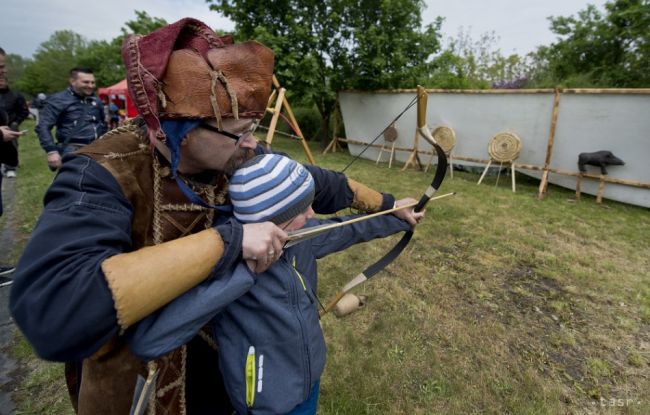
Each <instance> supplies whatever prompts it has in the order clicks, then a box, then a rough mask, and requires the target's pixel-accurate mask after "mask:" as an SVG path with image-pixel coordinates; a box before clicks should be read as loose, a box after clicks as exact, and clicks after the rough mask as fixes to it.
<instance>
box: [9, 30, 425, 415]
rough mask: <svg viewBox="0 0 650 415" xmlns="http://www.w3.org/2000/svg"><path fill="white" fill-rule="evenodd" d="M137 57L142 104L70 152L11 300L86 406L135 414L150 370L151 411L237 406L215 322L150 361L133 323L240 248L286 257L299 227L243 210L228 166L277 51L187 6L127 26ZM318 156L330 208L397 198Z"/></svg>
mask: <svg viewBox="0 0 650 415" xmlns="http://www.w3.org/2000/svg"><path fill="white" fill-rule="evenodd" d="M122 57H123V59H124V61H125V66H126V70H127V82H128V85H129V94H130V96H131V98H133V100H134V102H135V104H136V106H137V107H138V110H139V112H140V114H141V116H140V117H138V118H136V119H135V120H133V121H132V122H130V123H128V124H127V125H124V126H122V127H119V128H116V129H114V130H112V131H110V132H108V133H107V134H105V135H104V136H103V137H102V139H100V140H96V141H94V142H93V143H91V144H89V145H87V146H85V147H84V148H82V149H80V150H79V151H76V152H74V153H73V154H69V155H66V156H65V158H64V160H65V162H64V163H63V164H62V166H61V170H60V171H59V173H58V174H57V176H56V178H55V179H54V182H53V183H52V185H51V186H50V189H49V190H48V192H47V194H46V195H45V200H44V201H45V208H44V210H43V214H42V215H41V218H40V219H39V221H38V224H37V225H36V228H35V229H34V231H33V233H32V236H31V239H30V241H29V243H28V244H27V246H26V248H25V250H24V251H23V255H22V257H21V259H20V261H19V263H18V266H17V267H16V273H15V277H14V284H13V287H12V292H11V299H10V307H11V310H12V314H13V316H14V319H15V321H16V324H17V325H18V326H19V327H20V328H21V330H22V331H23V333H25V336H26V337H27V339H28V340H29V341H30V343H31V344H32V345H33V346H34V350H35V351H36V352H37V353H38V354H39V355H40V356H41V357H43V358H46V359H50V360H58V361H64V362H66V375H68V376H67V380H68V387H69V390H70V393H71V398H72V402H73V404H74V405H75V406H76V408H77V409H78V413H79V414H92V415H117V414H126V413H130V409H131V403H132V402H131V401H132V398H133V396H134V393H135V392H136V391H137V390H138V389H139V388H140V386H141V385H140V384H139V382H138V380H139V379H141V378H147V377H148V374H149V373H151V374H153V373H157V374H158V375H157V377H156V376H153V377H156V380H155V381H152V382H151V387H152V388H153V389H154V392H153V393H152V395H151V396H150V398H151V399H150V400H147V401H146V402H144V403H145V404H146V403H148V404H149V405H150V407H151V410H152V412H156V413H161V414H162V413H165V414H168V415H180V414H187V415H195V414H206V413H209V414H221V413H224V414H226V413H227V414H230V413H232V409H231V406H230V402H229V400H228V397H227V396H226V395H225V392H224V390H223V384H222V381H221V377H220V376H219V375H218V373H219V372H218V353H217V351H216V349H215V348H214V341H212V339H211V337H210V336H209V335H206V334H205V333H204V332H203V331H202V332H200V333H199V334H198V335H196V336H194V337H193V338H192V339H191V340H190V341H189V342H188V343H187V344H184V345H182V346H181V347H179V348H177V349H175V350H174V351H172V352H171V353H170V354H169V355H166V356H164V357H162V358H160V359H156V360H154V361H151V362H146V361H143V360H141V359H138V358H137V357H136V356H135V355H133V353H132V352H131V350H130V349H129V347H128V345H127V344H126V339H125V335H126V333H127V332H130V331H131V330H132V326H133V325H134V324H136V323H137V322H138V321H140V320H142V319H143V318H145V317H147V316H148V315H151V314H152V313H153V312H155V311H156V310H158V309H160V308H163V307H165V306H166V305H167V304H168V303H169V302H170V301H172V300H173V299H174V298H176V297H178V296H180V295H181V294H183V293H184V292H186V291H187V290H189V289H191V288H192V287H194V286H196V285H198V284H200V283H201V282H202V281H204V280H206V279H212V278H216V279H222V278H224V277H225V276H227V275H228V274H229V273H230V270H231V268H232V265H233V264H235V263H236V262H237V261H240V260H241V259H247V260H249V261H251V263H252V268H253V270H254V272H263V271H264V270H266V269H267V268H268V267H269V266H270V265H271V264H272V263H273V262H275V261H277V259H278V256H279V253H280V252H281V251H282V246H283V244H284V242H285V241H286V238H287V234H286V232H284V231H283V230H282V229H280V228H279V227H277V226H276V225H275V224H273V223H271V222H264V223H251V224H244V225H242V224H239V223H238V222H237V221H236V220H234V219H233V218H232V215H231V214H230V213H229V205H230V203H229V199H228V188H227V184H228V172H232V171H233V170H234V169H235V168H236V167H238V166H239V165H241V164H242V162H243V161H245V160H247V159H249V158H250V157H252V153H253V152H254V150H255V148H256V146H257V142H256V140H255V137H254V136H253V135H252V130H253V129H254V126H255V125H256V121H257V120H259V119H261V118H262V117H263V115H264V113H265V111H266V106H267V103H268V97H269V95H270V93H271V85H272V76H273V63H274V56H273V52H272V51H271V50H270V49H268V48H267V47H265V46H263V45H261V44H259V43H257V42H245V43H238V44H236V43H234V42H233V39H232V37H230V36H223V37H219V36H218V35H217V34H216V33H215V32H214V31H213V30H212V29H211V28H210V27H208V26H207V25H205V24H204V23H202V22H200V21H197V20H195V19H189V18H187V19H182V20H180V21H178V22H176V23H174V24H171V25H169V26H165V27H163V28H161V29H159V30H157V31H155V32H153V33H151V34H149V35H147V36H136V35H131V36H129V37H127V38H126V39H125V42H124V45H123V47H122ZM49 101H50V100H49V99H48V103H49ZM46 108H47V107H46ZM44 116H45V115H44ZM311 169H313V170H311ZM311 169H310V172H311V174H312V176H314V181H315V187H316V194H315V197H314V209H315V210H316V211H318V212H319V213H332V212H336V211H338V210H340V209H343V208H346V207H350V206H351V207H354V208H357V209H361V210H367V211H377V210H380V209H384V208H387V207H392V206H393V205H394V203H395V199H394V198H393V197H392V196H390V195H383V194H381V193H379V192H376V191H374V190H372V189H369V188H368V187H366V186H364V185H362V184H360V183H358V182H355V181H354V180H351V179H348V178H346V177H345V176H344V175H343V174H340V173H336V172H331V171H326V170H322V169H318V168H317V167H311ZM410 219H411V220H412V222H413V223H415V222H416V221H415V218H410ZM407 220H408V219H407ZM271 254H273V255H271ZM79 375H80V376H79ZM153 377H152V379H153ZM138 395H139V394H138ZM138 413H140V412H138Z"/></svg>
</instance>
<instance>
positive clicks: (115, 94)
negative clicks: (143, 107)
mask: <svg viewBox="0 0 650 415" xmlns="http://www.w3.org/2000/svg"><path fill="white" fill-rule="evenodd" d="M97 95H99V98H101V99H102V100H103V101H106V100H108V101H110V102H114V103H115V105H117V106H118V107H120V108H125V109H126V116H127V117H128V118H132V117H136V116H137V115H138V110H137V109H136V108H135V105H133V101H131V97H130V96H129V92H128V90H127V86H126V79H123V80H121V81H120V82H118V83H116V84H115V85H111V86H107V87H106V88H99V90H98V91H97Z"/></svg>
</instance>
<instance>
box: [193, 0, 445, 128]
mask: <svg viewBox="0 0 650 415" xmlns="http://www.w3.org/2000/svg"><path fill="white" fill-rule="evenodd" d="M206 1H207V2H208V3H210V4H211V6H210V8H211V9H212V10H217V11H220V12H221V13H223V14H224V15H225V16H227V17H229V18H230V19H232V20H233V21H234V22H235V25H236V32H237V37H238V38H239V39H240V40H242V39H250V38H253V39H256V40H258V41H260V42H261V43H263V44H265V45H267V46H268V47H270V48H271V49H273V51H274V52H275V56H276V67H275V73H276V75H277V76H278V78H279V79H280V82H281V83H282V84H283V86H285V87H286V88H287V90H288V91H289V92H290V93H291V94H292V97H293V98H297V99H298V100H300V101H301V102H303V103H313V104H314V105H315V106H316V107H317V109H318V111H319V113H320V115H321V120H322V121H321V123H322V126H321V132H322V133H323V135H324V136H327V135H328V133H327V131H328V127H329V119H330V116H331V114H332V111H333V110H334V107H335V104H336V92H337V91H339V90H342V89H348V88H356V89H377V88H399V87H414V86H415V85H416V84H417V83H418V82H421V81H422V80H424V79H426V78H427V76H428V71H429V70H430V57H431V56H432V55H433V54H434V53H435V52H437V50H438V49H439V34H438V32H439V29H440V23H441V20H440V19H438V20H436V22H435V23H433V24H430V25H427V26H425V27H424V28H422V23H421V22H422V18H421V9H422V7H423V6H424V2H423V1H422V0H383V1H382V0H356V1H349V0H320V1H314V0H280V1H274V2H267V3H265V4H264V6H263V7H260V3H259V2H258V1H255V0H206Z"/></svg>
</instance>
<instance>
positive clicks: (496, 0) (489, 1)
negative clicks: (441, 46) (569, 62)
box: [0, 0, 605, 57]
mask: <svg viewBox="0 0 650 415" xmlns="http://www.w3.org/2000/svg"><path fill="white" fill-rule="evenodd" d="M270 1H272V0H270ZM2 3H3V5H2V7H1V8H0V47H2V48H3V49H5V51H6V52H7V53H16V54H18V55H22V56H24V57H31V56H32V54H33V53H34V52H35V51H36V49H37V48H38V46H39V45H40V44H41V43H42V42H44V41H46V40H48V39H49V37H50V35H51V34H52V33H54V32H55V31H57V30H72V31H74V32H76V33H79V34H80V35H82V36H84V37H85V38H86V39H88V40H111V39H113V38H115V37H117V36H118V35H119V34H120V28H121V27H122V26H124V23H125V22H126V21H128V20H133V19H135V13H134V10H146V11H147V13H148V14H149V15H150V16H152V17H161V18H164V19H165V20H167V21H168V22H169V23H172V22H174V21H176V20H179V19H181V18H183V17H188V16H189V17H194V18H197V19H199V20H202V21H203V22H205V23H206V24H208V25H209V26H210V27H212V28H218V29H223V30H225V31H228V30H232V29H233V28H234V24H233V23H232V22H231V21H230V20H228V19H227V18H225V17H223V16H221V15H219V14H218V13H217V12H214V11H210V10H209V8H208V4H207V3H206V2H205V1H204V0H105V1H97V0H2ZM425 3H426V4H427V8H426V9H425V10H424V11H423V14H422V21H423V24H427V23H431V22H433V21H434V19H435V18H436V17H437V16H442V17H444V18H445V21H444V23H443V25H442V32H441V34H442V38H443V41H447V40H448V39H449V38H456V37H457V36H458V33H459V30H461V29H462V30H463V31H464V32H465V33H469V35H470V37H471V38H472V39H473V40H478V39H479V38H480V36H481V35H482V34H485V33H492V32H493V33H494V34H495V35H496V36H497V38H498V41H497V42H496V43H495V45H494V47H495V48H498V49H499V50H501V52H502V53H503V54H505V55H507V54H510V53H518V54H520V55H525V54H526V53H528V52H531V51H533V50H535V49H536V47H537V46H539V45H548V44H550V43H551V42H553V41H554V40H555V35H554V34H553V33H552V32H551V31H550V30H549V21H548V19H547V17H548V16H569V15H575V14H576V13H577V12H578V11H580V10H583V9H584V8H585V7H586V6H587V4H594V5H596V6H597V7H598V8H600V9H602V6H603V4H604V3H605V0H590V1H587V0H425ZM263 4H264V2H260V7H263Z"/></svg>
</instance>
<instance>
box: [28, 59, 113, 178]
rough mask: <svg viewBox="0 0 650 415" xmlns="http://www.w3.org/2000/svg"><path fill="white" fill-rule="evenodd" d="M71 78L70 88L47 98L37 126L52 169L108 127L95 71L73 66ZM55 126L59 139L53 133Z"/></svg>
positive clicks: (39, 137) (37, 131) (100, 134)
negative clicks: (97, 91) (97, 92)
mask: <svg viewBox="0 0 650 415" xmlns="http://www.w3.org/2000/svg"><path fill="white" fill-rule="evenodd" d="M69 82H70V86H69V87H68V88H67V89H66V90H64V91H61V92H57V93H56V94H54V95H51V96H50V97H49V98H48V99H47V100H46V101H45V106H44V108H43V110H42V111H41V114H40V120H39V122H38V125H37V126H36V134H37V135H38V139H39V141H40V142H41V147H43V150H45V152H46V153H47V164H48V166H50V169H52V170H56V169H58V168H59V167H60V166H61V156H63V155H64V154H67V153H71V152H73V151H75V150H78V149H79V148H81V147H83V146H85V145H87V144H90V143H91V142H93V141H94V140H95V139H97V138H99V137H100V136H102V135H103V134H104V133H105V132H106V131H107V128H106V123H105V121H104V104H103V103H102V101H101V100H100V99H99V98H97V96H96V95H95V75H93V71H92V70H91V69H89V68H73V69H72V70H71V71H70V78H69ZM54 126H56V142H55V141H54V138H53V137H52V128H53V127H54Z"/></svg>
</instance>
